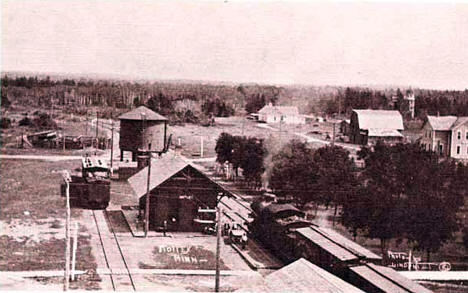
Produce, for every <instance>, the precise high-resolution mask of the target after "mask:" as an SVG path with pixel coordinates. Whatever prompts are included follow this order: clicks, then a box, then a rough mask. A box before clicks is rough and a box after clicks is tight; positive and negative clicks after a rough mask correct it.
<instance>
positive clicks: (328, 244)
mask: <svg viewBox="0 0 468 293" xmlns="http://www.w3.org/2000/svg"><path fill="white" fill-rule="evenodd" d="M296 231H297V233H299V234H300V235H302V236H303V237H305V238H306V239H308V240H310V241H311V242H313V243H314V244H315V245H317V246H319V247H321V248H322V249H323V250H325V251H327V252H328V253H329V254H330V255H332V256H334V257H335V258H337V259H339V260H340V261H354V260H358V259H359V258H358V256H356V254H355V253H352V252H351V251H350V250H349V249H346V248H344V247H342V246H340V245H338V244H337V243H335V242H333V241H332V240H331V239H329V238H327V237H325V236H323V235H322V234H320V233H319V232H317V231H315V230H314V229H312V227H306V228H299V229H297V230H296Z"/></svg>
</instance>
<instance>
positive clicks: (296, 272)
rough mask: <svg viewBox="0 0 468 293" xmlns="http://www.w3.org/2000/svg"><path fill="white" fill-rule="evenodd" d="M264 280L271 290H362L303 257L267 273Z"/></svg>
mask: <svg viewBox="0 0 468 293" xmlns="http://www.w3.org/2000/svg"><path fill="white" fill-rule="evenodd" d="M265 281H266V285H267V287H268V289H269V290H268V291H273V292H278V291H281V292H317V293H341V292H343V293H345V292H346V293H347V292H351V293H353V292H356V293H357V292H364V291H361V290H360V289H358V288H356V287H354V286H353V285H351V284H349V283H347V282H345V281H343V280H341V279H340V278H338V277H336V276H334V275H333V274H331V273H329V272H327V271H325V270H324V269H321V268H319V267H318V266H316V265H314V264H312V263H310V262H309V261H307V260H305V259H303V258H301V259H299V260H297V261H295V262H293V263H292V264H290V265H287V266H285V267H283V268H282V269H280V270H278V271H276V272H274V273H272V274H270V275H268V276H267V277H266V278H265Z"/></svg>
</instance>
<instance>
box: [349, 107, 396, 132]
mask: <svg viewBox="0 0 468 293" xmlns="http://www.w3.org/2000/svg"><path fill="white" fill-rule="evenodd" d="M353 112H355V113H356V114H357V117H358V123H359V128H360V129H365V130H367V129H371V128H374V129H375V128H379V129H389V130H390V129H394V130H403V129H404V126H403V117H401V114H400V112H398V111H394V110H353Z"/></svg>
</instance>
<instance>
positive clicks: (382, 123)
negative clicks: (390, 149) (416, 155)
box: [349, 110, 404, 145]
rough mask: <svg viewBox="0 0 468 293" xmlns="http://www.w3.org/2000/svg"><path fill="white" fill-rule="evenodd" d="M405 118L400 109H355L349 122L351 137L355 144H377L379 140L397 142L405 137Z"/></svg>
mask: <svg viewBox="0 0 468 293" xmlns="http://www.w3.org/2000/svg"><path fill="white" fill-rule="evenodd" d="M402 130H404V126H403V118H402V116H401V114H400V112H398V111H387V110H353V112H352V114H351V120H350V124H349V139H350V142H351V143H354V144H362V145H368V144H375V143H376V142H377V141H382V142H385V143H390V144H393V143H397V142H401V141H403V139H404V137H403V135H402V134H401V132H400V131H402Z"/></svg>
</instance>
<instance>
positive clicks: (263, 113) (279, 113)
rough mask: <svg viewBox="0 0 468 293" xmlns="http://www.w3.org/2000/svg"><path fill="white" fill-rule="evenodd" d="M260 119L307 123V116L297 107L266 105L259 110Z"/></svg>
mask: <svg viewBox="0 0 468 293" xmlns="http://www.w3.org/2000/svg"><path fill="white" fill-rule="evenodd" d="M258 120H259V121H263V122H266V123H280V122H282V123H286V124H305V117H304V116H303V115H301V114H299V110H298V109H297V107H293V106H273V104H272V103H269V104H268V105H265V106H264V107H263V108H262V109H260V110H259V111H258Z"/></svg>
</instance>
